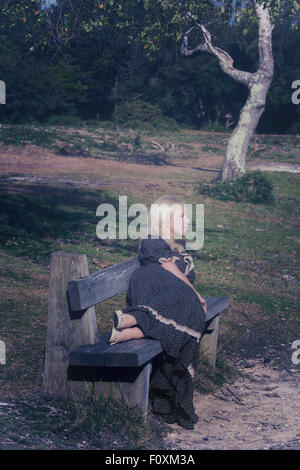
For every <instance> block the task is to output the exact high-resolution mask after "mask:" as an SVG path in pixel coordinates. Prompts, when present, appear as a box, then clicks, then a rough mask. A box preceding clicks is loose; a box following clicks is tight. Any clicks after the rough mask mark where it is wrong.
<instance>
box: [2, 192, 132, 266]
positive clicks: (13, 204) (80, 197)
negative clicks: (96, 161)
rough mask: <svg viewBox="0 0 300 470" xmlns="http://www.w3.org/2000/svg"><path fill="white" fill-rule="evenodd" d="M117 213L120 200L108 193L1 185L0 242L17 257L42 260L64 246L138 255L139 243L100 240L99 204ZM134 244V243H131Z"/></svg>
mask: <svg viewBox="0 0 300 470" xmlns="http://www.w3.org/2000/svg"><path fill="white" fill-rule="evenodd" d="M103 203H109V204H112V205H113V207H115V208H116V212H117V214H118V206H119V201H118V199H117V198H114V197H112V196H111V194H108V193H107V192H106V191H103V190H102V191H101V190H97V191H85V190H82V189H74V188H72V189H68V188H67V189H66V188H60V187H55V186H52V185H51V186H50V185H45V186H42V185H38V184H37V185H29V184H28V185H26V184H15V185H13V184H10V185H7V184H1V185H0V211H1V221H0V242H1V245H2V246H3V247H4V248H5V249H8V250H10V251H13V252H14V254H16V255H20V256H29V257H32V258H35V259H39V261H42V260H43V258H45V257H47V258H48V257H49V256H50V254H51V252H53V251H56V250H57V249H61V247H62V246H64V245H68V249H69V248H72V246H76V245H80V244H84V243H90V244H91V245H92V246H94V247H95V245H98V246H99V245H100V244H103V245H109V246H110V249H111V251H112V252H115V253H119V252H120V253H121V252H122V254H123V253H124V249H125V256H136V251H137V247H136V241H135V240H132V241H126V243H125V240H100V239H99V238H98V237H97V236H96V226H97V223H98V222H99V221H100V220H101V219H100V218H99V217H96V209H97V207H98V206H99V205H100V204H103ZM116 222H117V225H118V215H117V221H116ZM132 242H133V243H132Z"/></svg>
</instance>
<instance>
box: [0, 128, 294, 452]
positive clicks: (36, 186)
mask: <svg viewBox="0 0 300 470" xmlns="http://www.w3.org/2000/svg"><path fill="white" fill-rule="evenodd" d="M227 139H228V134H226V133H223V134H222V133H220V134H216V133H201V132H197V131H188V130H179V131H177V132H174V131H172V132H167V131H164V132H159V131H156V132H152V133H151V132H150V131H148V132H145V131H135V130H125V129H119V128H112V127H109V126H108V124H106V125H105V126H102V127H101V128H100V127H99V126H98V127H97V125H96V124H94V125H93V126H92V127H91V126H86V127H84V128H80V129H74V128H64V127H58V126H56V127H52V128H50V127H47V128H45V127H42V126H41V127H34V126H27V127H26V126H14V127H11V126H2V127H1V128H0V142H1V149H0V168H1V174H2V176H1V179H0V196H1V197H0V206H1V221H0V241H1V249H0V265H1V274H0V275H1V283H0V291H1V292H0V299H1V300H0V315H1V323H0V324H1V326H0V339H1V340H4V341H5V343H6V348H7V363H6V365H0V386H1V400H0V401H4V400H6V401H7V402H9V401H11V400H15V401H16V403H17V402H18V400H19V404H20V405H19V406H20V407H22V406H23V408H24V407H25V408H26V404H25V405H24V403H25V402H26V400H28V396H31V395H32V394H34V393H35V394H36V395H35V396H38V392H39V390H40V386H41V378H42V370H43V350H44V346H45V337H46V321H47V295H48V276H49V259H50V255H51V253H52V252H54V251H58V250H63V251H66V252H70V253H86V254H87V257H88V262H89V267H90V272H93V271H96V270H99V269H101V268H102V267H104V266H106V265H107V263H112V264H115V263H118V262H121V261H124V260H126V259H129V258H131V257H133V256H136V253H137V246H138V243H137V241H134V240H109V241H101V240H99V239H98V238H97V236H96V224H97V222H98V221H99V218H97V217H96V215H95V214H96V208H97V207H98V205H99V204H101V203H103V202H106V203H108V202H110V203H112V204H114V205H115V207H118V196H119V194H122V195H127V196H128V206H129V205H130V204H131V203H134V202H143V203H145V204H150V203H151V202H152V201H153V200H154V199H155V198H156V197H158V196H160V195H161V194H164V193H171V194H175V195H176V194H177V195H180V196H184V197H185V200H186V202H187V203H204V204H205V241H204V247H203V249H201V250H199V251H197V252H194V253H193V259H194V264H195V270H196V281H195V286H196V288H197V289H198V291H199V292H200V293H201V295H202V296H218V295H220V296H223V295H225V296H227V297H229V299H230V307H229V309H228V310H227V311H226V313H225V314H224V315H223V316H222V319H221V329H220V339H219V352H218V359H217V372H216V375H215V376H212V374H211V373H210V372H209V370H208V368H207V364H206V363H205V360H203V359H201V360H199V371H198V372H199V375H198V376H197V384H196V385H197V387H198V389H199V390H201V391H202V393H207V392H208V391H209V390H212V389H213V387H218V386H219V385H220V384H221V383H222V381H223V380H224V378H225V377H229V376H234V374H235V373H237V366H238V363H239V361H244V360H247V358H253V357H264V358H265V361H267V362H270V363H271V364H273V365H274V367H282V368H291V367H293V364H292V362H291V354H292V350H291V347H290V346H291V343H292V342H293V341H294V340H296V339H300V321H299V320H300V316H299V297H298V285H299V284H298V282H299V244H300V233H299V199H300V194H299V175H298V174H293V173H284V172H281V173H279V172H277V173H276V172H268V174H267V176H268V178H269V179H270V180H271V182H272V184H273V187H274V196H275V205H273V206H271V205H270V206H268V205H261V204H260V205H253V204H249V203H246V202H241V203H236V202H234V201H226V202H225V201H220V200H217V199H215V198H212V197H208V196H206V195H202V194H201V193H199V192H198V185H199V183H203V182H208V181H210V180H212V179H213V178H215V177H216V176H217V174H218V171H219V169H220V168H221V165H222V161H223V155H224V148H225V145H226V141H227ZM259 139H260V141H259V145H261V146H263V149H262V150H259V151H257V152H254V153H252V155H251V149H252V150H253V149H255V141H253V143H252V147H251V149H250V151H249V156H248V161H250V160H251V161H252V160H253V159H255V160H257V161H281V162H285V163H287V162H288V163H298V162H299V147H300V137H299V136H298V137H297V136H259ZM123 306H125V295H123V294H122V295H119V296H118V297H116V298H113V299H110V300H109V301H107V302H105V303H103V304H101V305H100V306H97V308H96V313H97V322H98V327H99V332H100V333H101V332H104V331H108V330H109V329H110V327H111V323H112V313H113V311H114V310H115V309H116V308H123ZM35 400H37V398H35ZM22 403H23V405H22ZM27 403H29V402H27ZM30 403H31V405H30V406H31V411H30V412H28V413H29V414H28V416H27V415H26V416H27V418H26V417H25V418H24V419H25V421H24V420H23V421H22V420H21V421H18V420H16V419H14V420H13V419H11V420H10V419H9V417H8V418H7V419H6V421H5V420H4V423H2V424H1V425H0V428H1V429H2V432H3V431H4V430H5V429H6V430H7V429H8V430H10V432H11V433H12V435H14V436H16V440H15V441H14V444H11V446H13V447H16V448H28V447H30V445H29V440H30V439H29V437H28V438H27V441H28V442H27V441H26V432H27V431H28V435H29V436H30V438H31V445H33V446H34V447H35V448H37V447H38V448H49V447H50V448H51V445H52V446H53V447H52V448H54V447H58V448H78V447H79V448H80V445H81V444H80V445H79V444H78V442H82V441H84V442H85V443H88V444H82V446H83V447H85V445H86V446H90V448H92V447H93V446H94V447H97V446H98V447H100V448H101V446H102V448H103V447H104V448H147V447H148V448H150V447H149V446H151V445H152V446H154V447H152V448H159V442H160V439H161V435H160V432H161V430H162V429H164V428H160V431H159V432H158V430H157V423H156V424H155V422H154V421H153V422H152V424H151V423H150V424H149V426H148V427H147V428H145V427H144V425H142V422H141V421H140V417H139V416H138V414H137V413H136V411H135V410H130V409H127V408H126V409H124V406H123V405H120V404H118V403H116V404H115V407H111V409H110V411H109V413H113V416H114V417H115V418H114V419H113V420H112V421H113V423H114V424H113V425H110V424H109V423H110V422H111V420H109V419H106V420H105V419H104V418H103V416H107V413H108V409H109V407H106V408H105V404H102V405H103V406H102V408H101V407H100V408H101V410H102V412H101V413H100V414H99V412H98V411H99V404H98V406H92V407H91V410H93V411H91V412H90V414H88V413H87V411H86V410H82V409H78V408H76V409H75V408H72V407H71V405H68V404H59V405H58V404H53V403H52V404H49V403H48V404H44V405H43V406H44V408H45V410H46V411H45V412H44V413H42V412H41V406H42V405H41V404H40V403H39V402H38V401H34V400H33V401H30ZM122 406H123V408H122ZM49 407H50V408H49ZM51 407H52V408H53V409H56V410H57V412H56V414H55V412H53V416H54V417H53V419H52V418H51V419H50V420H47V419H45V416H52V415H51V412H49V409H51ZM23 408H22V410H23V411H22V413H23V416H24V409H25V408H24V409H23ZM27 408H28V406H27ZM12 410H13V408H12ZM97 410H98V411H97ZM11 413H12V415H13V411H12V412H11ZM45 413H46V414H45ZM47 413H48V414H47ZM49 413H50V415H49ZM7 416H9V414H8V415H7ZM100 416H102V418H101V419H100ZM117 416H122V417H124V416H125V417H127V418H128V423H131V424H130V425H129V424H128V426H127V427H126V428H124V429H123V432H119V428H118V425H116V423H119V424H120V421H118V420H117V421H115V420H116V419H117V418H116V417H117ZM0 417H1V416H0ZM101 420H102V421H101ZM125 420H126V419H125ZM30 422H31V424H30ZM122 422H124V419H123V421H122ZM80 423H81V425H80ZM91 423H94V424H93V425H91ZM95 423H96V424H97V423H98V427H97V426H96V425H95ZM119 427H120V426H119ZM29 429H30V431H29ZM41 429H42V430H43V432H44V433H46V434H45V436H46V437H45V439H44V442H41V441H38V438H37V440H36V441H35V440H34V439H33V440H32V436H33V434H34V433H35V434H34V436H38V435H40V434H39V433H40V430H41ZM65 429H67V430H68V432H67V433H66V432H65ZM91 429H92V430H93V432H94V434H93V438H92V437H91V434H90V432H89V430H91ZM95 429H96V431H95ZM33 430H34V431H33ZM47 433H48V434H47ZM49 433H50V434H49ZM97 433H98V434H97ZM105 433H106V435H109V436H110V439H109V442H108V438H107V439H104V435H105ZM107 433H108V434H107ZM53 435H55V436H56V437H57V439H58V440H57V441H56V440H55V439H54V437H53ZM17 436H25V437H24V439H23V438H22V439H21V438H19V441H18V442H17ZM49 436H50V437H49ZM82 436H84V437H82ZM114 436H115V437H114ZM128 436H130V437H128ZM20 439H21V440H20ZM47 439H48V441H49V440H50V441H51V443H52V444H49V442H48V441H47ZM32 442H33V444H32ZM47 442H48V444H47Z"/></svg>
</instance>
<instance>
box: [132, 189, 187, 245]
mask: <svg viewBox="0 0 300 470" xmlns="http://www.w3.org/2000/svg"><path fill="white" fill-rule="evenodd" d="M152 204H159V207H158V209H156V208H151V210H149V211H148V235H150V234H151V233H155V234H157V235H159V236H160V237H161V238H163V239H164V240H165V241H166V242H167V243H168V244H169V245H170V248H171V250H175V251H177V252H178V253H181V252H182V251H184V247H183V246H182V244H181V243H179V242H176V241H175V240H174V233H171V232H170V238H165V237H163V236H162V232H163V223H164V216H165V215H166V213H168V214H171V212H169V208H170V207H171V206H172V205H173V204H180V205H183V204H184V201H183V199H181V198H176V197H174V196H170V195H168V194H165V195H164V196H160V197H159V198H157V199H156V200H155V201H154V202H153V203H152ZM162 204H164V205H167V206H168V211H164V207H161V205H162ZM160 214H162V217H160ZM151 222H154V226H156V227H157V226H158V227H159V228H158V231H157V230H154V229H153V228H152V227H151ZM141 243H142V238H140V241H139V247H138V252H139V251H140V248H141Z"/></svg>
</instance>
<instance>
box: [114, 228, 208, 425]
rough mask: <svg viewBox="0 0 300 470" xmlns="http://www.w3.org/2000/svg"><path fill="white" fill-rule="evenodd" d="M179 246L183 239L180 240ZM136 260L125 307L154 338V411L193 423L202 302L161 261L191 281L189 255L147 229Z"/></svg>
mask: <svg viewBox="0 0 300 470" xmlns="http://www.w3.org/2000/svg"><path fill="white" fill-rule="evenodd" d="M180 243H182V244H183V247H184V243H185V242H184V241H182V240H181V241H180ZM139 259H140V262H141V266H140V267H139V268H138V269H136V271H135V272H134V273H133V275H132V276H131V279H130V283H129V287H128V291H127V295H126V303H127V307H126V308H124V309H123V312H124V313H130V314H131V315H133V316H134V317H135V318H136V320H137V323H138V326H139V328H140V329H141V330H142V331H143V333H144V335H145V336H146V337H149V338H153V339H156V340H159V341H160V342H161V345H162V348H163V350H164V356H163V360H162V361H161V363H160V365H159V366H158V367H157V368H156V369H155V370H154V372H153V374H152V377H151V382H150V386H151V399H152V407H153V412H154V413H157V414H159V415H161V417H162V418H163V419H164V420H165V421H167V422H175V421H177V422H178V423H179V424H181V425H182V426H184V427H187V428H189V429H192V427H193V423H195V422H196V420H197V416H196V414H195V410H194V406H193V377H194V371H195V367H196V364H197V361H198V358H199V344H200V338H201V336H202V334H203V332H204V330H205V313H204V309H203V306H202V304H201V302H200V300H199V298H198V296H197V294H196V293H195V292H194V291H193V289H192V288H191V287H190V286H188V285H187V284H186V283H185V282H184V281H183V280H182V279H180V278H179V277H177V276H176V275H175V274H173V273H171V272H169V271H167V270H166V269H164V268H163V267H162V263H164V262H165V261H168V260H171V261H173V262H174V263H176V265H177V266H178V268H179V269H180V270H181V271H182V272H183V273H184V274H185V275H186V276H187V278H188V279H189V280H190V282H191V283H193V282H194V279H195V273H194V271H193V268H194V264H193V259H192V256H191V255H190V254H189V253H187V252H186V251H183V252H181V253H178V252H177V251H174V250H172V249H171V247H170V245H169V244H168V243H167V242H166V241H165V240H164V239H162V238H161V237H159V238H157V239H154V238H151V236H150V235H148V237H147V238H145V239H143V240H142V242H141V249H140V252H139Z"/></svg>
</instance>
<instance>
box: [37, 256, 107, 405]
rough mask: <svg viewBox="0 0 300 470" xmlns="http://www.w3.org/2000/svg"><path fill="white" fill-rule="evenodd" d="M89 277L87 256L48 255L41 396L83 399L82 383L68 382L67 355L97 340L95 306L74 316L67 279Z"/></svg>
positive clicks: (83, 387) (84, 387) (84, 394)
mask: <svg viewBox="0 0 300 470" xmlns="http://www.w3.org/2000/svg"><path fill="white" fill-rule="evenodd" d="M87 275H88V264H87V258H86V255H70V254H68V253H64V252H56V253H53V254H52V256H51V266H50V282H49V297H48V322H47V338H46V349H45V363H44V374H43V393H44V394H48V395H52V396H58V397H63V398H67V397H70V398H76V399H77V398H78V399H81V398H84V397H86V393H87V390H86V386H85V384H84V383H78V382H77V383H76V382H72V381H69V380H68V379H67V369H68V365H69V352H70V351H71V350H72V349H74V348H76V347H78V346H79V345H81V344H87V343H89V344H93V343H95V342H97V341H98V336H97V326H96V317H95V311H94V307H92V308H89V309H88V310H86V311H85V312H84V313H83V314H81V315H76V316H74V315H73V314H72V313H71V312H70V310H69V305H68V299H67V287H68V281H69V280H70V279H77V278H79V277H81V276H87Z"/></svg>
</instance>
